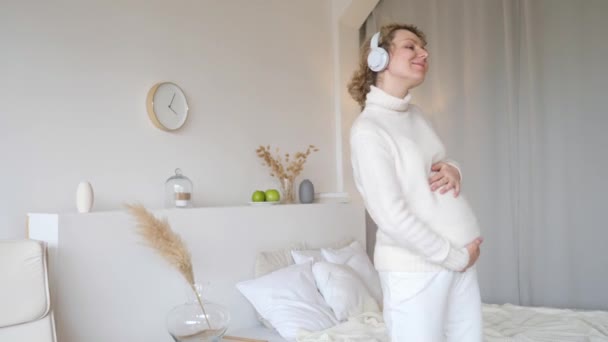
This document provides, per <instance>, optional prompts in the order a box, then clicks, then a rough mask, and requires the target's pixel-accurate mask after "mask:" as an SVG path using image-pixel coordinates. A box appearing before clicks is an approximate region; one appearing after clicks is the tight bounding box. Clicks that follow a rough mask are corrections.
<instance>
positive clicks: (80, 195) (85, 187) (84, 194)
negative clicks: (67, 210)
mask: <svg viewBox="0 0 608 342" xmlns="http://www.w3.org/2000/svg"><path fill="white" fill-rule="evenodd" d="M93 196H94V195H93V187H92V186H91V183H89V182H80V184H78V189H76V208H77V209H78V212H79V213H88V212H89V211H91V208H92V207H93Z"/></svg>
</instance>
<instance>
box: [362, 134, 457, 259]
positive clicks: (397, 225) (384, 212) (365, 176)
mask: <svg viewBox="0 0 608 342" xmlns="http://www.w3.org/2000/svg"><path fill="white" fill-rule="evenodd" d="M351 158H352V165H353V171H354V175H355V179H356V182H357V187H358V189H359V191H360V192H361V195H362V196H363V199H364V201H365V205H366V207H367V209H368V211H369V214H370V215H371V217H372V218H373V220H374V221H375V222H376V223H377V224H378V229H380V230H381V231H382V232H383V233H385V234H387V235H388V236H389V237H390V238H391V239H392V240H393V241H395V242H396V243H398V244H399V245H400V246H402V247H403V248H407V249H408V250H410V251H412V252H414V253H416V254H419V255H422V256H423V257H425V258H426V259H427V260H429V261H430V262H433V263H435V264H440V265H442V266H444V267H446V268H448V269H450V270H454V271H461V270H463V269H464V268H465V267H466V266H467V264H468V262H469V254H468V251H467V250H466V248H455V247H453V246H452V245H451V244H450V242H449V241H448V240H447V239H446V238H444V237H442V236H441V235H439V234H437V233H436V232H435V231H433V230H432V229H431V228H430V227H428V225H427V224H426V223H424V222H422V221H421V220H420V219H419V218H418V217H417V216H416V215H415V214H414V213H413V212H412V210H411V209H410V208H409V206H408V203H407V200H406V198H405V195H404V193H403V190H402V188H401V185H400V183H399V180H398V176H397V173H396V168H395V161H394V159H393V156H392V154H391V152H390V151H389V149H388V146H386V143H385V142H384V141H383V139H382V138H381V137H380V136H378V135H376V134H374V133H367V132H365V133H364V132H359V133H357V134H355V135H353V136H352V137H351ZM400 176H402V177H403V175H400Z"/></svg>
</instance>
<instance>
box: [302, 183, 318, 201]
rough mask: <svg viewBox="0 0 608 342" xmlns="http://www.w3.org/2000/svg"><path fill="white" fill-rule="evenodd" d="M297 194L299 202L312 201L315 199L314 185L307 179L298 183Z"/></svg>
mask: <svg viewBox="0 0 608 342" xmlns="http://www.w3.org/2000/svg"><path fill="white" fill-rule="evenodd" d="M299 196H300V203H312V202H313V201H314V200H315V187H314V186H313V185H312V182H311V181H309V180H308V179H305V180H303V181H302V182H301V183H300V189H299Z"/></svg>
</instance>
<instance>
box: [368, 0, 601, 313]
mask: <svg viewBox="0 0 608 342" xmlns="http://www.w3.org/2000/svg"><path fill="white" fill-rule="evenodd" d="M607 16H608V1H606V0H595V1H594V0H579V1H574V0H382V1H381V2H380V3H379V4H378V6H377V8H376V9H375V10H374V13H373V14H372V16H370V18H369V19H368V21H367V22H366V26H365V29H366V34H367V35H368V36H369V35H371V34H373V33H374V32H375V31H376V30H377V28H378V27H380V26H381V25H383V24H386V23H389V22H405V23H411V24H415V25H417V26H418V27H419V28H421V29H422V30H423V31H424V32H425V33H426V35H427V38H428V43H429V45H428V48H429V51H430V56H431V57H430V72H429V74H428V76H427V80H426V82H425V83H424V84H423V85H421V86H420V87H418V88H416V89H415V90H414V91H413V93H414V98H413V101H414V102H416V103H418V104H420V105H421V106H422V108H423V109H425V111H426V113H427V114H428V115H429V117H430V118H431V120H432V121H433V123H434V124H435V128H436V129H437V131H438V132H439V134H440V136H441V137H442V139H443V141H444V143H445V144H446V147H447V150H448V155H449V156H450V157H451V158H453V159H456V160H458V161H460V162H461V164H462V166H463V173H464V179H463V189H464V194H465V196H467V197H468V198H469V200H470V201H471V203H472V205H473V207H474V208H475V210H476V212H477V214H478V217H479V220H480V222H481V224H482V230H483V235H484V237H485V242H484V244H483V245H482V256H481V259H480V261H479V264H478V268H479V273H480V283H481V288H482V297H483V299H484V301H485V302H489V303H505V302H509V303H515V304H521V305H533V306H554V307H570V308H583V309H608V224H606V219H605V214H608V208H606V209H605V208H604V204H605V203H606V202H604V201H605V197H606V194H607V193H608V192H607V190H608V185H607V183H608V153H606V152H605V149H606V148H608V134H606V130H608V109H607V106H606V101H607V99H608V95H605V94H604V92H605V91H606V90H607V89H608V67H607V66H606V63H607V62H608V38H607V37H608V20H605V18H606V17H607Z"/></svg>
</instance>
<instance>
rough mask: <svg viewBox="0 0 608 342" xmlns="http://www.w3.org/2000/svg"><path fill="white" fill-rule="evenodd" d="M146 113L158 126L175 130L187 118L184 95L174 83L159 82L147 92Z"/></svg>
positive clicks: (186, 103)
mask: <svg viewBox="0 0 608 342" xmlns="http://www.w3.org/2000/svg"><path fill="white" fill-rule="evenodd" d="M155 88H156V89H155ZM150 102H151V103H150ZM148 114H149V115H150V118H151V119H152V122H153V123H154V124H155V125H156V126H157V127H158V128H160V129H163V130H167V131H173V130H176V129H178V128H180V127H182V126H183V125H184V123H185V122H186V119H187V118H188V102H187V101H186V95H185V94H184V92H183V91H182V90H181V88H180V87H178V86H177V85H176V84H175V83H170V82H163V83H159V84H157V85H155V86H154V87H152V89H151V90H150V93H149V94H148Z"/></svg>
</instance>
